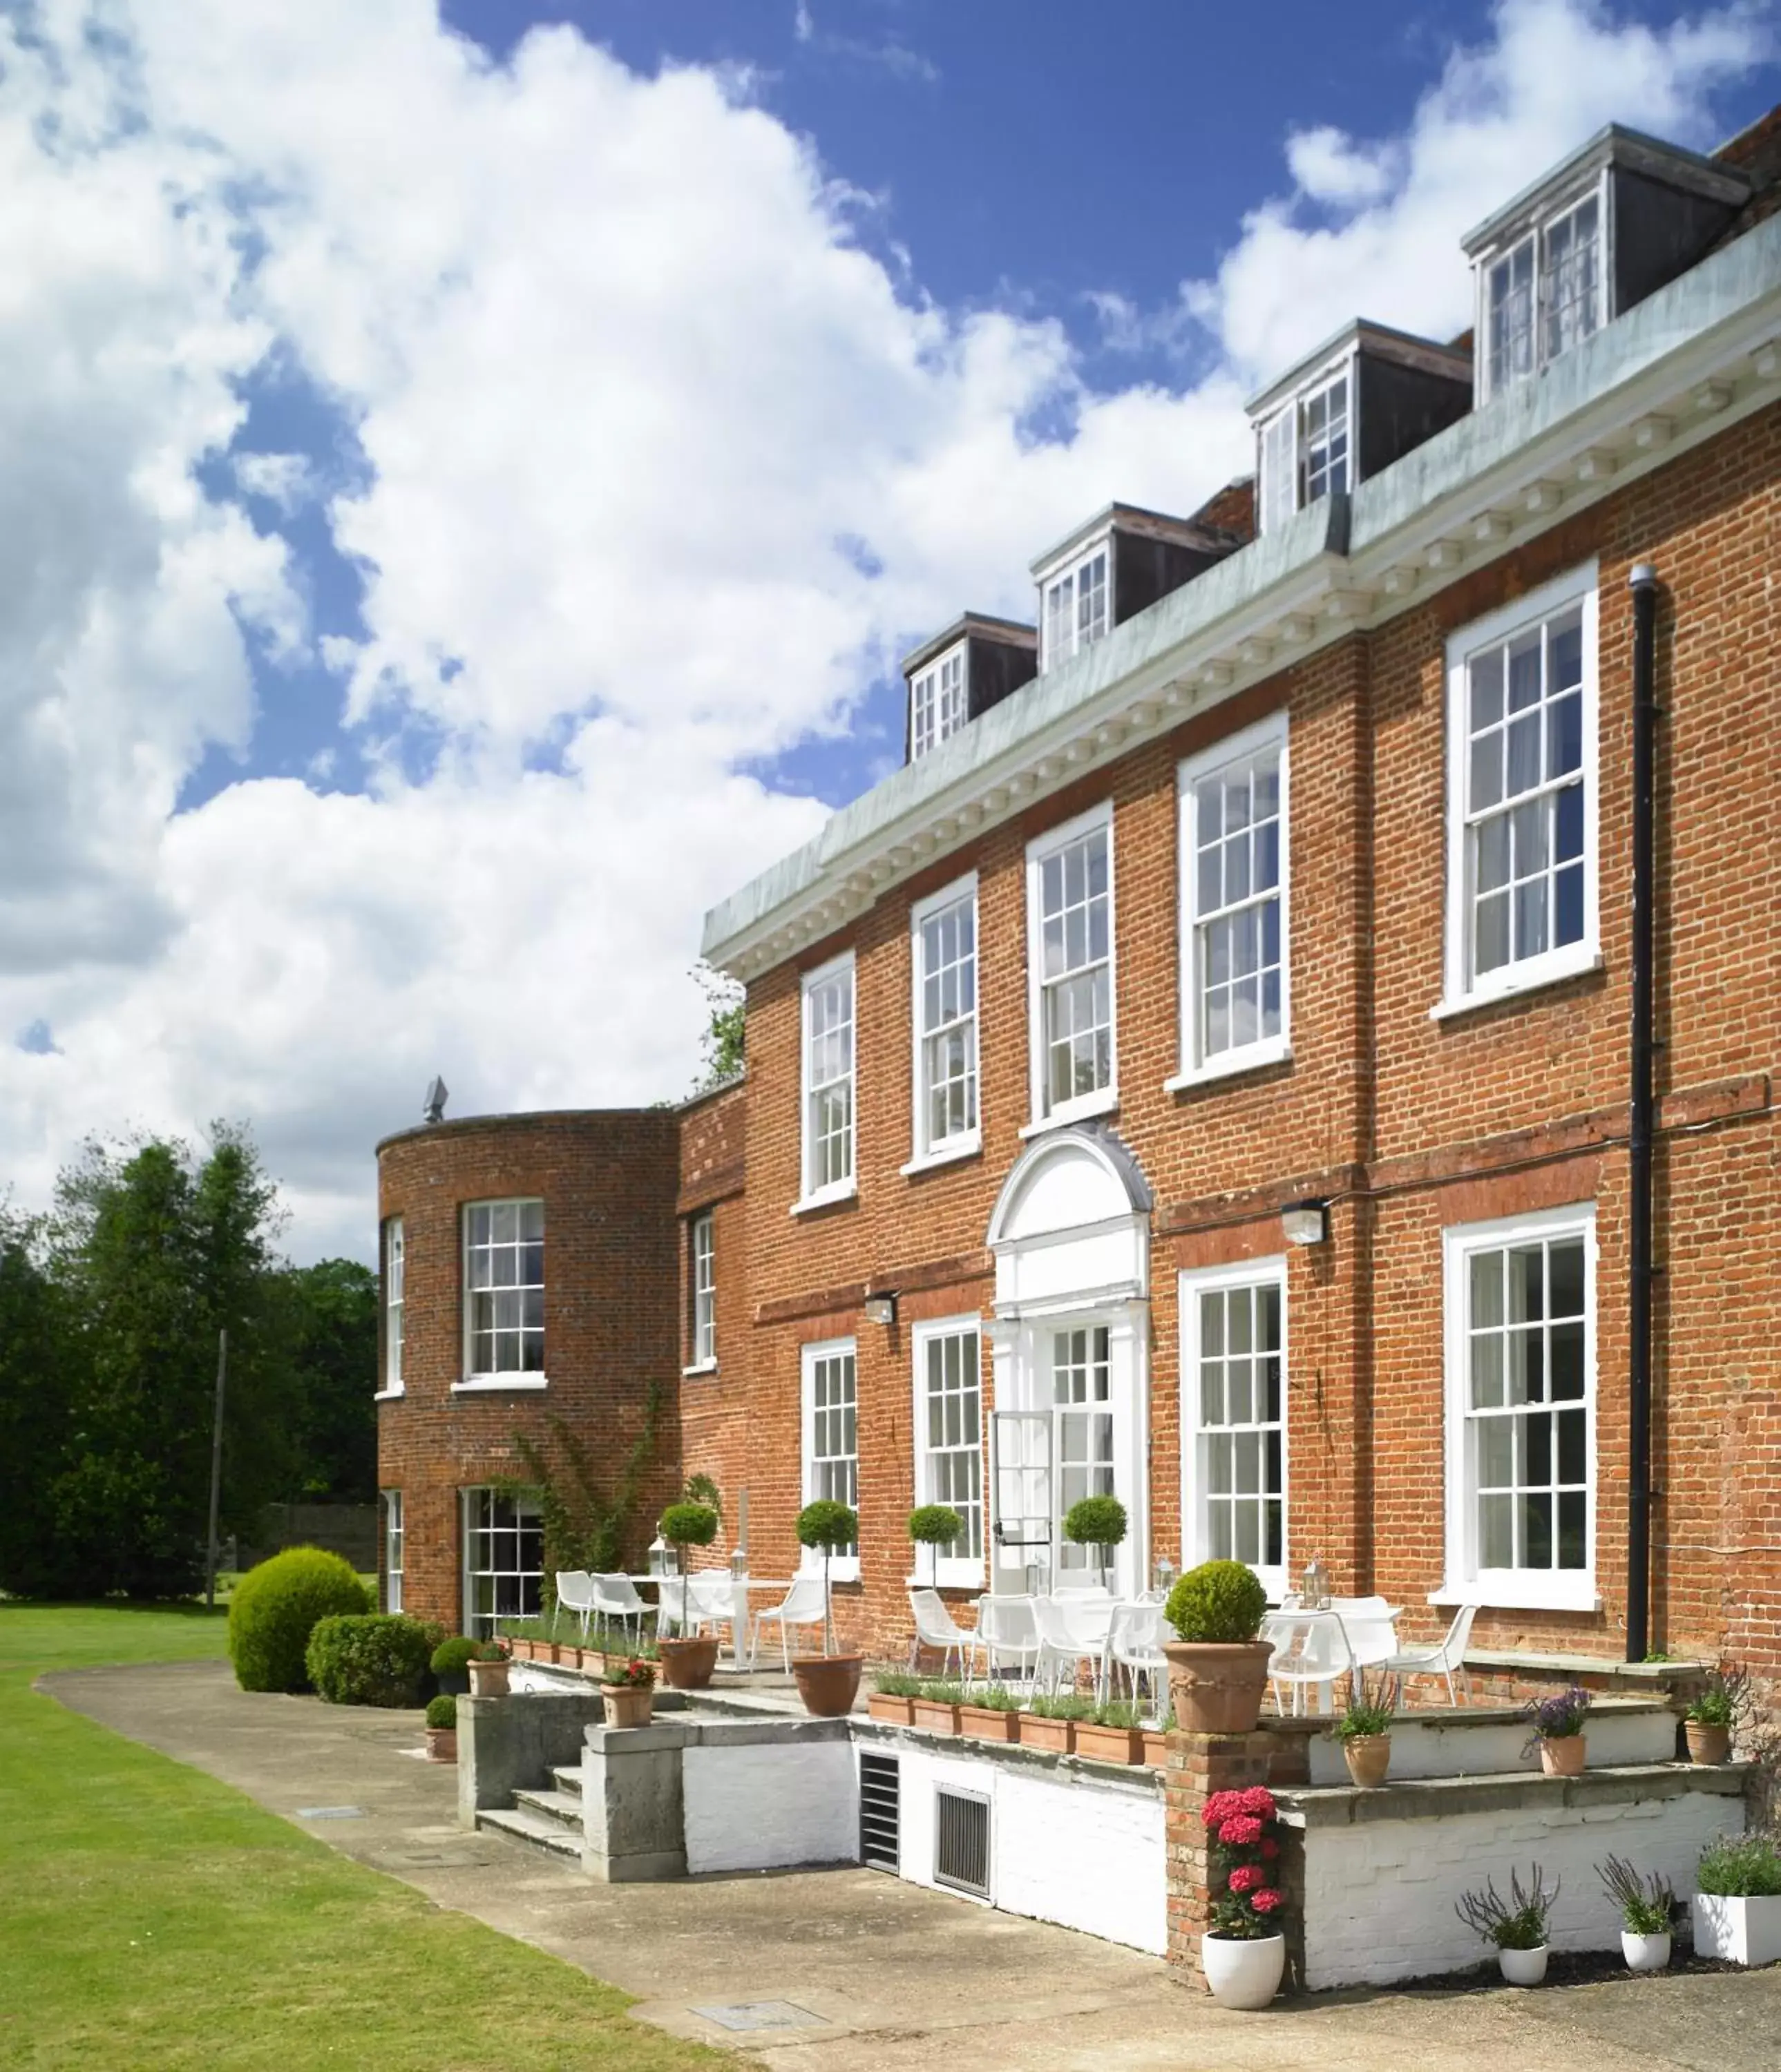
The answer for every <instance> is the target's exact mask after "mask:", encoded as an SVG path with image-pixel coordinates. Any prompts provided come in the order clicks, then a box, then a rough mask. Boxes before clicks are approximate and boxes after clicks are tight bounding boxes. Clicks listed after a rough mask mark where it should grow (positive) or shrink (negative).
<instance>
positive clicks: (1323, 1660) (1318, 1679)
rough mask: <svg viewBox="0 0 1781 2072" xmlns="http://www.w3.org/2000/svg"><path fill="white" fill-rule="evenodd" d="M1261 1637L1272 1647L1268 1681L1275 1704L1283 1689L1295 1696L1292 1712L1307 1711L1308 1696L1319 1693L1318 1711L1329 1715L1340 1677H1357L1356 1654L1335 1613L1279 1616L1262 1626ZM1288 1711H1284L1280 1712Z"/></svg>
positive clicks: (1274, 1615) (1281, 1613) (1277, 1614)
mask: <svg viewBox="0 0 1781 2072" xmlns="http://www.w3.org/2000/svg"><path fill="white" fill-rule="evenodd" d="M1261 1637H1262V1638H1263V1639H1264V1640H1267V1641H1270V1642H1273V1649H1274V1652H1273V1655H1272V1656H1271V1657H1270V1658H1269V1663H1268V1680H1269V1683H1272V1684H1273V1686H1274V1703H1275V1704H1277V1705H1279V1704H1280V1687H1281V1685H1282V1684H1284V1685H1285V1687H1286V1688H1287V1689H1289V1691H1290V1692H1292V1694H1293V1710H1294V1712H1302V1711H1303V1710H1304V1707H1305V1693H1306V1691H1307V1690H1310V1689H1313V1688H1314V1689H1316V1691H1317V1692H1318V1711H1319V1712H1327V1711H1329V1709H1330V1706H1331V1699H1332V1696H1333V1695H1334V1692H1335V1683H1336V1679H1337V1678H1338V1677H1339V1676H1350V1675H1353V1673H1354V1667H1355V1657H1354V1651H1353V1649H1352V1648H1351V1647H1350V1646H1349V1645H1348V1635H1347V1630H1345V1628H1344V1627H1343V1623H1342V1614H1340V1613H1339V1612H1335V1611H1322V1612H1276V1613H1274V1614H1273V1615H1272V1616H1271V1617H1270V1618H1267V1619H1265V1620H1264V1621H1263V1622H1262V1629H1261ZM1281 1709H1282V1710H1284V1709H1285V1708H1284V1707H1282V1708H1281Z"/></svg>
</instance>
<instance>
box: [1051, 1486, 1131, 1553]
mask: <svg viewBox="0 0 1781 2072" xmlns="http://www.w3.org/2000/svg"><path fill="white" fill-rule="evenodd" d="M1063 1536H1064V1538H1065V1539H1066V1540H1071V1541H1073V1542H1074V1543H1075V1544H1076V1545H1077V1546H1078V1547H1117V1546H1118V1544H1120V1542H1121V1540H1123V1539H1124V1538H1125V1505H1124V1504H1122V1503H1121V1502H1120V1500H1119V1498H1117V1496H1085V1497H1081V1498H1078V1500H1077V1501H1076V1503H1073V1504H1071V1507H1070V1508H1069V1509H1068V1510H1067V1511H1066V1512H1065V1513H1064V1514H1063Z"/></svg>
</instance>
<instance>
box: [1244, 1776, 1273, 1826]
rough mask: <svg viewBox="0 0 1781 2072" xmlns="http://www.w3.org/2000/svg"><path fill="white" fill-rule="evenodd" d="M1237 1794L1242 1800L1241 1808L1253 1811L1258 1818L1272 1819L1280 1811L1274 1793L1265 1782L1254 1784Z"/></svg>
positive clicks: (1246, 1811)
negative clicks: (1275, 1802)
mask: <svg viewBox="0 0 1781 2072" xmlns="http://www.w3.org/2000/svg"><path fill="white" fill-rule="evenodd" d="M1236 1795H1237V1797H1238V1799H1240V1801H1241V1802H1242V1804H1241V1807H1240V1811H1243V1812H1244V1813H1252V1814H1253V1815H1255V1817H1256V1818H1257V1819H1258V1820H1271V1819H1273V1817H1274V1815H1275V1813H1276V1812H1277V1811H1278V1808H1277V1807H1276V1806H1275V1804H1274V1794H1273V1792H1271V1791H1270V1790H1269V1789H1268V1787H1267V1786H1266V1785H1265V1784H1252V1785H1251V1786H1249V1788H1248V1790H1247V1791H1240V1792H1239V1793H1238V1794H1236Z"/></svg>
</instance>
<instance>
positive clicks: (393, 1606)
mask: <svg viewBox="0 0 1781 2072" xmlns="http://www.w3.org/2000/svg"><path fill="white" fill-rule="evenodd" d="M383 1499H384V1609H385V1611H386V1612H399V1611H400V1610H401V1609H402V1564H403V1558H404V1548H403V1538H402V1535H403V1531H404V1525H403V1520H402V1493H401V1490H384V1491H383Z"/></svg>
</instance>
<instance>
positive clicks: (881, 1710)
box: [866, 1691, 915, 1727]
mask: <svg viewBox="0 0 1781 2072" xmlns="http://www.w3.org/2000/svg"><path fill="white" fill-rule="evenodd" d="M913 1704H915V1700H914V1699H913V1698H893V1697H892V1696H891V1695H890V1693H889V1692H886V1691H874V1692H873V1693H872V1695H871V1696H870V1698H868V1699H867V1700H866V1716H867V1717H868V1718H869V1719H874V1720H882V1723H883V1724H884V1725H886V1726H887V1727H906V1726H907V1725H908V1724H909V1722H910V1720H911V1716H912V1715H911V1711H910V1708H911V1706H912V1705H913Z"/></svg>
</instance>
